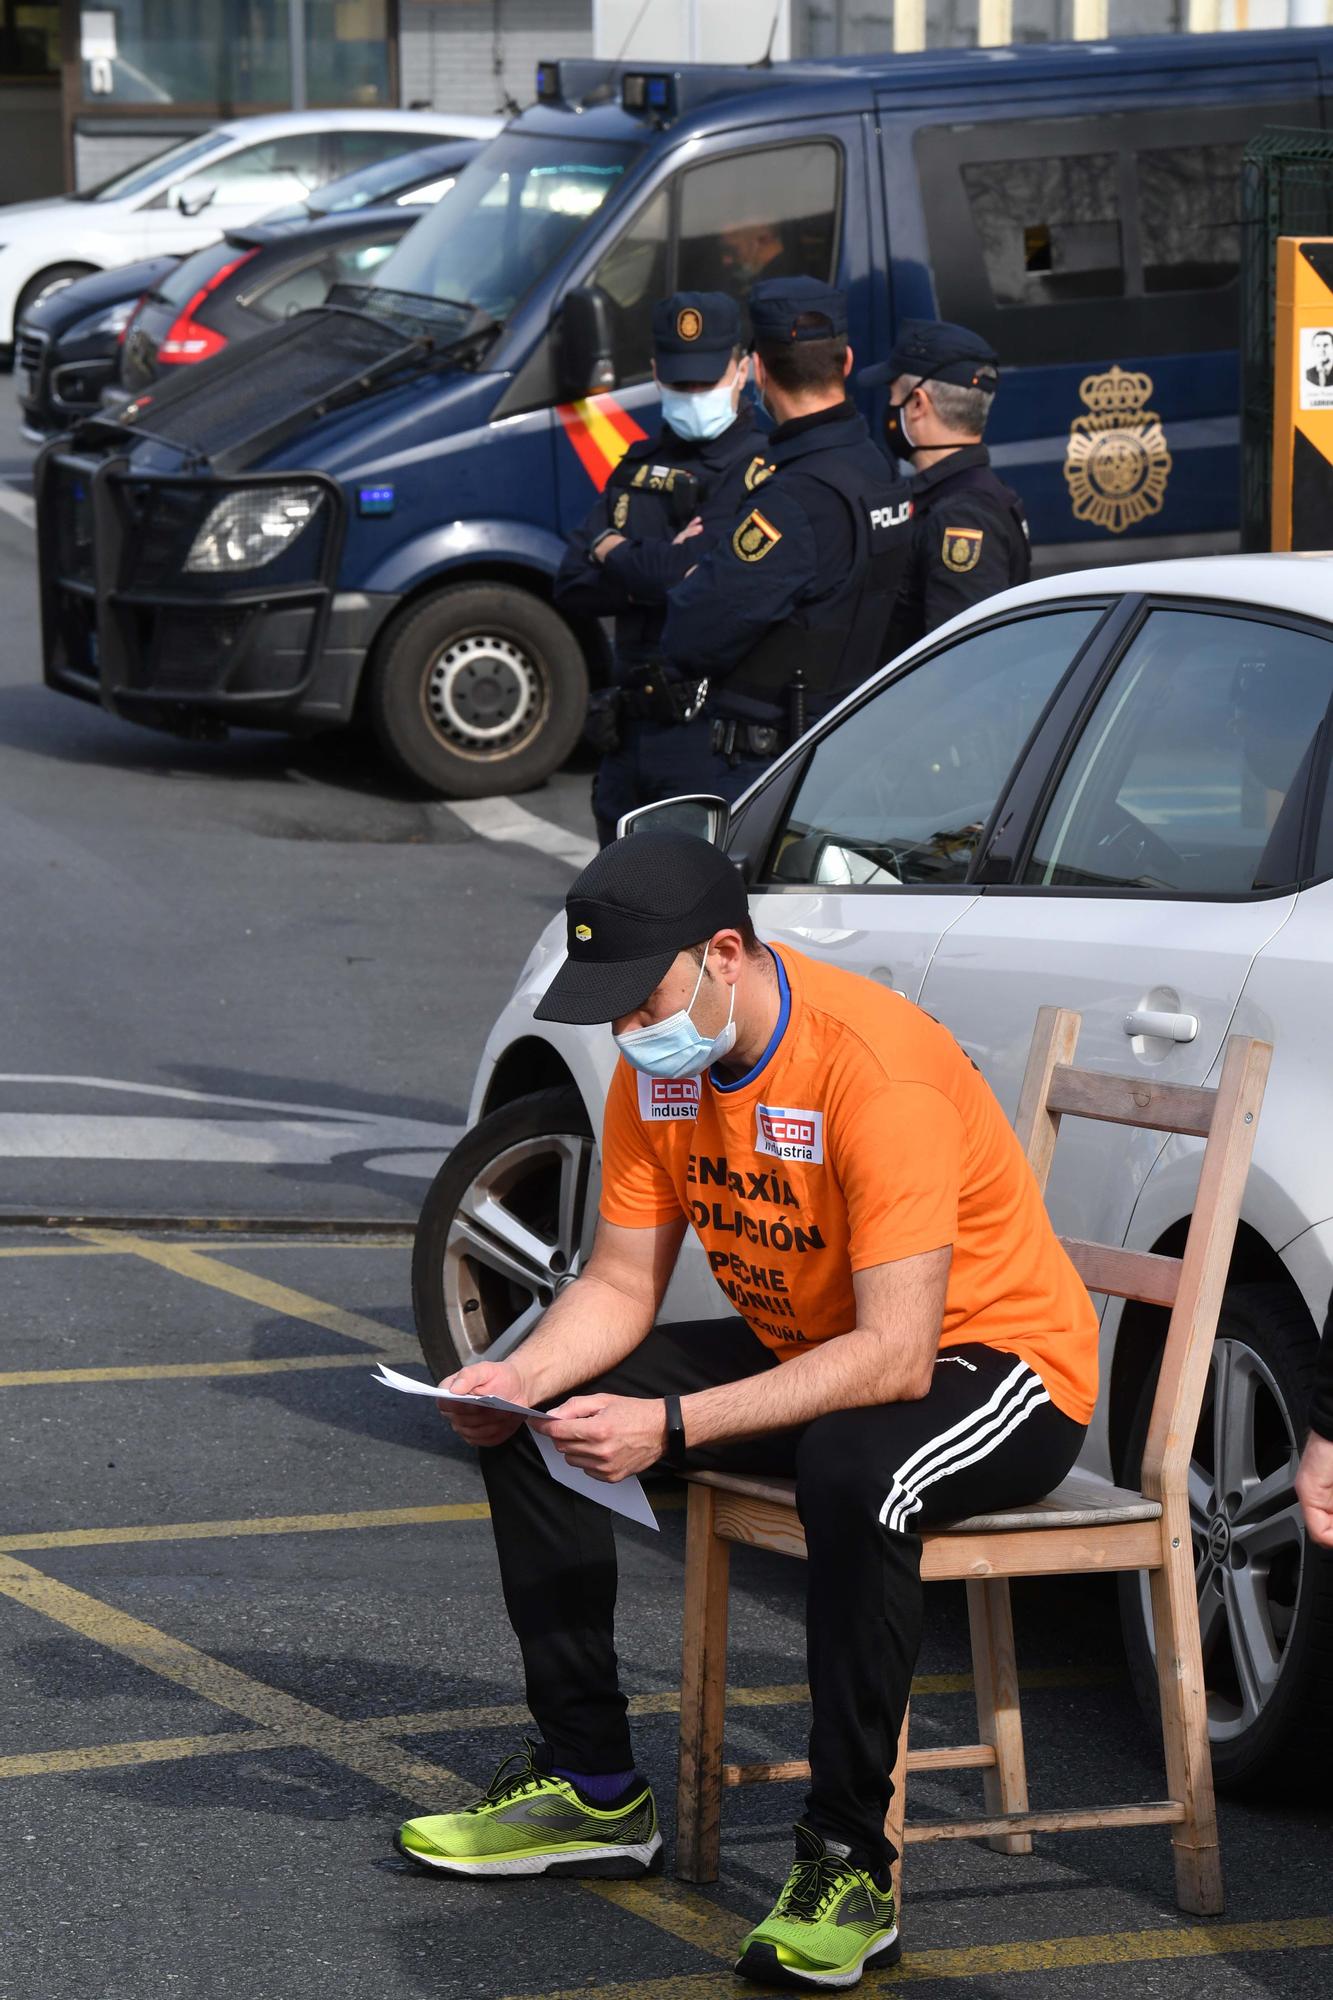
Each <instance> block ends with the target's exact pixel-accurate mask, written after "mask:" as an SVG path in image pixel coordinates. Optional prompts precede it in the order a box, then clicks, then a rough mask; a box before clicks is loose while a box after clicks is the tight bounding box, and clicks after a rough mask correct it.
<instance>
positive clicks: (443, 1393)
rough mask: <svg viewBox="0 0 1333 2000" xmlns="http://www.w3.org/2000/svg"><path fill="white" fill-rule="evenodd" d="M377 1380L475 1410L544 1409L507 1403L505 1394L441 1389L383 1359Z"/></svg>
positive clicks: (533, 1413) (522, 1413) (518, 1413)
mask: <svg viewBox="0 0 1333 2000" xmlns="http://www.w3.org/2000/svg"><path fill="white" fill-rule="evenodd" d="M375 1380H376V1381H377V1382H379V1383H382V1384H383V1386H384V1387H385V1388H386V1389H401V1390H402V1392H403V1394H404V1395H405V1396H430V1397H433V1398H434V1400H435V1401H436V1402H437V1403H464V1404H466V1405H467V1406H468V1407H469V1408H470V1409H474V1410H500V1411H502V1412H503V1413H504V1415H506V1416H510V1417H540V1416H543V1415H544V1414H545V1412H544V1411H542V1410H530V1409H529V1408H528V1407H527V1405H526V1403H507V1402H506V1401H505V1399H504V1397H503V1396H460V1395H457V1394H456V1393H455V1392H454V1391H453V1390H452V1389H441V1388H438V1387H437V1386H436V1384H435V1383H434V1382H418V1381H417V1380H416V1379H415V1378H414V1377H413V1376H411V1375H400V1374H399V1373H398V1370H397V1369H396V1368H386V1367H385V1365H384V1363H383V1362H382V1361H381V1363H380V1366H379V1373H378V1375H376V1377H375Z"/></svg>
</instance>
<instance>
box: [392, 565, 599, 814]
mask: <svg viewBox="0 0 1333 2000" xmlns="http://www.w3.org/2000/svg"><path fill="white" fill-rule="evenodd" d="M369 707H370V714H371V719H372V721H373V723H374V727H375V733H376V735H377V736H378V738H379V741H380V743H381V745H382V747H383V748H384V750H385V751H386V752H387V754H388V755H389V757H390V758H391V759H392V761H393V762H394V763H395V764H396V765H397V766H398V767H399V769H400V770H402V771H404V772H406V773H407V775H408V776H409V777H411V778H415V779H416V780H418V781H419V782H420V783H421V784H423V785H426V786H428V787H429V788H430V790H431V791H433V792H435V793H436V794H437V795H438V796H439V797H441V798H446V799H479V798H490V797H493V796H494V795H495V794H497V793H501V792H520V791H525V790H527V789H528V788H529V787H530V786H532V785H539V784H540V783H541V782H542V780H543V779H544V778H548V777H549V776H550V775H551V773H552V771H554V770H556V769H558V767H559V766H560V765H561V764H562V763H563V762H564V760H565V758H566V757H567V756H568V755H569V753H570V751H571V750H572V749H573V747H574V745H575V744H576V743H577V742H578V740H579V735H580V732H581V731H582V728H583V719H584V716H585V714H586V712H587V707H588V670H587V666H586V665H585V662H584V658H583V652H582V649H581V648H580V646H579V642H578V640H577V639H576V638H575V637H574V634H573V633H572V632H571V631H570V629H569V627H568V626H567V625H566V624H565V622H564V620H563V619H562V618H561V617H559V616H558V614H557V613H556V612H554V611H552V610H551V608H550V606H549V605H547V604H543V603H542V602H541V600H540V598H537V597H534V596H533V595H532V593H531V591H527V590H520V589H517V588H515V587H514V586H512V585H509V584H500V583H460V584H451V585H450V586H449V587H448V588H447V589H445V590H437V591H435V592H434V593H433V594H432V595H431V596H430V597H428V598H426V599H425V601H424V602H422V603H420V604H417V605H416V606H415V607H414V608H413V609H412V610H410V611H409V612H407V613H405V614H404V616H403V618H402V619H401V621H400V622H398V623H397V624H395V625H394V626H393V627H391V628H390V630H389V631H388V633H386V635H385V638H384V640H383V642H382V644H381V646H380V648H379V651H378V655H377V657H376V660H375V663H374V665H373V667H372V669H371V677H370V687H369Z"/></svg>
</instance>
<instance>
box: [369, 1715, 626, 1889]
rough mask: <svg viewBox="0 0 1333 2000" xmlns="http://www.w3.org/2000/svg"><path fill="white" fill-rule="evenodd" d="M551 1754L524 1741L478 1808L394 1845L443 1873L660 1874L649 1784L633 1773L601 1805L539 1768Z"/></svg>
mask: <svg viewBox="0 0 1333 2000" xmlns="http://www.w3.org/2000/svg"><path fill="white" fill-rule="evenodd" d="M549 1755H550V1753H549V1751H546V1750H545V1747H544V1746H542V1747H541V1748H539V1747H538V1746H537V1745H536V1744H535V1743H531V1742H525V1746H524V1748H523V1749H522V1750H518V1751H515V1753H514V1755H513V1756H512V1757H506V1758H505V1761H504V1763H503V1764H501V1766H500V1768H499V1770H498V1771H497V1772H496V1774H495V1776H494V1777H493V1778H492V1779H491V1782H490V1785H489V1787H488V1788H487V1791H486V1793H485V1795H484V1796H483V1797H482V1798H479V1799H478V1800H477V1802H476V1804H475V1805H472V1806H465V1807H464V1809H463V1810H462V1812H453V1813H435V1814H432V1815H431V1816H430V1817H429V1818H427V1819H410V1820H408V1821H407V1823H406V1824H405V1825H404V1826H400V1827H399V1829H398V1831H397V1833H396V1834H395V1835H394V1846H395V1847H396V1848H397V1849H398V1852H399V1853H400V1854H405V1855H406V1856H407V1859H408V1860H409V1861H415V1862H416V1864H417V1865H418V1867H420V1868H430V1869H433V1870H435V1871H436V1872H437V1873H438V1874H441V1875H462V1876H471V1875H582V1876H595V1877H599V1878H611V1879H613V1880H621V1879H623V1878H625V1877H627V1876H634V1875H660V1874H661V1872H662V1836H661V1834H660V1833H659V1832H658V1830H657V1807H656V1805H655V1804H654V1803H653V1794H652V1791H651V1789H650V1787H649V1785H648V1781H647V1779H645V1778H639V1777H638V1776H635V1777H634V1778H633V1779H631V1781H630V1783H629V1784H628V1785H627V1786H626V1788H625V1791H624V1793H623V1795H622V1796H621V1797H620V1798H619V1799H617V1800H616V1801H615V1802H614V1803H613V1804H611V1805H609V1806H599V1805H595V1804H594V1803H593V1801H592V1800H591V1799H585V1798H584V1797H583V1795H582V1793H581V1792H580V1791H579V1789H578V1787H577V1786H576V1785H574V1784H571V1783H570V1781H569V1779H568V1778H555V1777H552V1776H551V1773H550V1772H549V1770H544V1769H543V1768H542V1766H543V1764H544V1763H545V1762H547V1761H548V1760H549Z"/></svg>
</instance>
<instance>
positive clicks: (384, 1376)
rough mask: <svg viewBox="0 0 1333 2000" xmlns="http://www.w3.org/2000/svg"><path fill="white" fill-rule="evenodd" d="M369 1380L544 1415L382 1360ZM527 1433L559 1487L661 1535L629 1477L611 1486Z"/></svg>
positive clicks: (442, 1398)
mask: <svg viewBox="0 0 1333 2000" xmlns="http://www.w3.org/2000/svg"><path fill="white" fill-rule="evenodd" d="M373 1379H374V1380H375V1381H376V1382H378V1383H379V1384H380V1385H381V1387H382V1388H385V1389H398V1390H401V1391H402V1393H403V1394H404V1395H406V1396H430V1397H433V1398H434V1400H435V1401H436V1402H437V1403H466V1404H468V1405H470V1406H471V1407H472V1408H473V1409H481V1410H499V1411H501V1412H503V1413H504V1414H505V1415H507V1416H512V1417H541V1416H544V1415H545V1414H546V1413H545V1411H544V1410H530V1409H528V1408H527V1407H526V1406H525V1405H524V1404H522V1403H507V1402H506V1401H505V1399H504V1397H503V1396H459V1395H456V1394H454V1393H453V1391H451V1390H449V1389H441V1388H438V1387H437V1386H436V1384H435V1383H434V1382H418V1381H416V1380H415V1379H414V1377H412V1376H411V1375H400V1374H399V1373H398V1370H397V1369H396V1368H386V1367H385V1365H384V1363H383V1362H382V1361H381V1362H380V1364H379V1372H378V1374H377V1375H375V1376H374V1378H373ZM528 1430H529V1432H530V1433H531V1435H532V1439H533V1442H534V1443H535V1445H536V1447H537V1450H538V1451H539V1452H540V1453H541V1458H542V1463H543V1464H544V1465H545V1467H546V1470H547V1471H548V1472H549V1473H550V1475H551V1477H552V1479H554V1480H556V1481H557V1482H558V1483H559V1484H560V1485H561V1486H567V1487H569V1489H570V1491H571V1492H572V1493H581V1494H583V1495H584V1497H585V1498H586V1499H588V1500H595V1501H596V1502H597V1505H598V1506H599V1507H608V1508H610V1510H611V1512H612V1513H613V1514H623V1515H624V1516H625V1519H626V1520H627V1521H637V1522H638V1523H639V1525H640V1527H643V1528H652V1529H653V1530H654V1531H655V1532H657V1533H660V1532H661V1531H660V1529H658V1525H657V1516H656V1515H655V1514H654V1512H653V1510H652V1508H651V1507H650V1506H649V1505H648V1495H647V1494H646V1493H645V1492H644V1490H643V1487H642V1486H641V1484H640V1483H639V1481H638V1480H637V1479H635V1478H634V1477H633V1476H632V1475H631V1477H630V1478H628V1479H619V1480H616V1481H615V1482H614V1483H613V1482H612V1481H610V1480H607V1479H594V1478H593V1477H592V1475H591V1473H587V1472H584V1471H582V1470H581V1469H580V1468H579V1467H578V1466H576V1465H570V1464H569V1463H568V1462H567V1460H566V1459H564V1458H563V1457H562V1456H561V1454H560V1452H559V1451H558V1450H557V1449H556V1446H555V1442H554V1440H553V1439H551V1438H549V1437H547V1435H546V1433H545V1431H534V1430H533V1429H532V1425H531V1424H529V1425H528Z"/></svg>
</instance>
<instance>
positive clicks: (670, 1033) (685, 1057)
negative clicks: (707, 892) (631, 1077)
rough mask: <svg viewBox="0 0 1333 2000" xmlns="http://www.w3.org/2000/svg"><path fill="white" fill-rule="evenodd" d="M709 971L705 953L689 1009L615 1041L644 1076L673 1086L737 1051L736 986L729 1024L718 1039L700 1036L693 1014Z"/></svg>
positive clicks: (620, 1036)
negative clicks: (664, 1080) (673, 1083)
mask: <svg viewBox="0 0 1333 2000" xmlns="http://www.w3.org/2000/svg"><path fill="white" fill-rule="evenodd" d="M707 970H708V951H707V949H705V951H704V955H703V962H702V964H701V965H700V967H699V977H698V978H697V979H696V980H695V982H694V991H693V993H691V995H690V997H689V1001H688V1003H687V1005H686V1006H684V1007H681V1008H679V1009H678V1010H677V1012H676V1013H674V1014H669V1015H668V1016H667V1018H666V1020H665V1021H650V1022H649V1023H648V1025H647V1027H646V1028H629V1029H627V1030H626V1032H625V1033H624V1034H623V1035H616V1036H615V1037H614V1040H615V1044H616V1047H617V1048H618V1049H619V1050H620V1053H621V1055H623V1056H624V1058H625V1060H626V1062H628V1063H632V1064H633V1066H634V1068H635V1069H639V1070H642V1071H643V1073H644V1075H645V1076H658V1077H662V1078H664V1079H666V1080H669V1081H672V1082H674V1081H676V1080H677V1079H678V1078H680V1077H683V1076H702V1075H703V1073H704V1071H705V1070H706V1069H708V1068H710V1067H711V1066H712V1064H713V1063H715V1062H721V1061H722V1059H723V1057H724V1056H728V1055H730V1053H731V1051H732V1049H733V1048H734V1047H735V1045H736V988H735V987H734V986H733V987H732V988H731V994H730V1005H729V1006H728V1008H727V1019H726V1023H725V1025H724V1026H723V1027H722V1028H721V1029H720V1030H719V1032H718V1033H717V1034H716V1035H703V1034H700V1032H699V1030H698V1028H696V1027H695V1025H694V1021H693V1019H692V1011H693V1008H694V1003H695V1001H696V1000H697V999H698V998H699V988H700V987H701V986H702V985H703V982H704V974H705V972H706V971H707Z"/></svg>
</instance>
